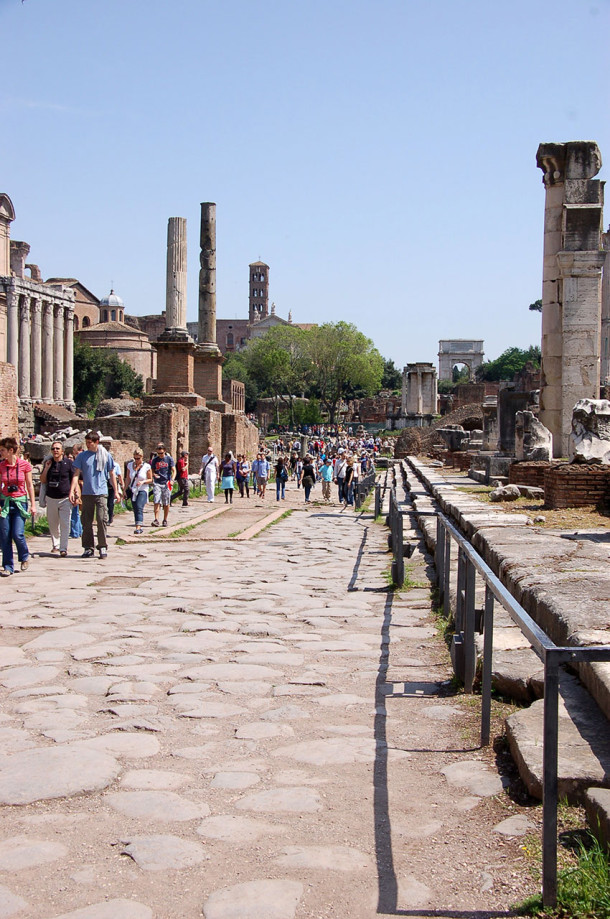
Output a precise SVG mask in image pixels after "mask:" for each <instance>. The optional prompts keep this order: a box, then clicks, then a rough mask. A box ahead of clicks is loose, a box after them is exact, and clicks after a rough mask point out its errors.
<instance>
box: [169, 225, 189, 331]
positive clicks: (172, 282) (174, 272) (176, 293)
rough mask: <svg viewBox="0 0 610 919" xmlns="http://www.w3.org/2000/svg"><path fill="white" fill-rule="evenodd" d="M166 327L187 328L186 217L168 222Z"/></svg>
mask: <svg viewBox="0 0 610 919" xmlns="http://www.w3.org/2000/svg"><path fill="white" fill-rule="evenodd" d="M165 327H166V329H168V330H171V329H186V218H185V217H170V218H169V220H168V222H167V281H166V292H165Z"/></svg>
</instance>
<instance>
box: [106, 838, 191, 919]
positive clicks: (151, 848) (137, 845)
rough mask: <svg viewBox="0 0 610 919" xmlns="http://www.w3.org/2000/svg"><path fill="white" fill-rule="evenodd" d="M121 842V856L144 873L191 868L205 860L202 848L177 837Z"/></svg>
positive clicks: (129, 839) (124, 840)
mask: <svg viewBox="0 0 610 919" xmlns="http://www.w3.org/2000/svg"><path fill="white" fill-rule="evenodd" d="M121 842H122V843H123V845H124V848H123V849H121V854H122V855H129V857H130V858H132V859H133V860H134V862H135V863H136V864H137V865H138V867H139V868H142V869H143V870H144V871H167V870H168V869H174V870H179V869H181V868H192V867H193V866H194V865H200V864H201V862H203V861H205V860H206V858H207V855H206V852H205V849H204V847H203V846H202V845H201V844H200V843H198V842H190V841H189V840H188V839H181V838H180V837H179V836H170V835H169V834H168V835H164V834H159V835H153V836H131V837H129V838H128V839H123V840H121ZM126 919H131V917H126Z"/></svg>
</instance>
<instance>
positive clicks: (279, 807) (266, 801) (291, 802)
mask: <svg viewBox="0 0 610 919" xmlns="http://www.w3.org/2000/svg"><path fill="white" fill-rule="evenodd" d="M235 806H236V807H237V808H239V810H250V811H256V812H258V813H269V814H281V813H307V814H313V813H315V812H316V811H319V810H322V802H321V801H320V796H319V794H318V793H317V792H316V791H312V789H311V788H305V787H303V788H302V787H300V786H298V785H294V786H292V787H290V788H271V789H269V790H267V791H259V792H254V793H253V794H250V795H246V797H245V798H241V800H240V801H238V802H237V804H236V805H235Z"/></svg>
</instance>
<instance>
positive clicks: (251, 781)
mask: <svg viewBox="0 0 610 919" xmlns="http://www.w3.org/2000/svg"><path fill="white" fill-rule="evenodd" d="M260 780H261V778H260V775H258V774H257V773H256V772H217V773H216V775H215V776H214V778H213V779H212V781H211V782H210V787H211V788H225V789H231V790H235V791H241V790H243V789H244V788H251V787H252V785H257V784H258V783H259V782H260Z"/></svg>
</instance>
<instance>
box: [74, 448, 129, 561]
mask: <svg viewBox="0 0 610 919" xmlns="http://www.w3.org/2000/svg"><path fill="white" fill-rule="evenodd" d="M79 476H82V480H83V483H82V494H81V501H82V521H83V536H82V544H83V550H84V551H83V554H82V558H93V556H94V555H95V539H94V536H93V517H94V515H95V521H96V524H97V547H98V550H99V553H100V558H102V559H103V558H106V557H107V555H108V542H107V540H106V527H107V519H108V518H107V513H108V484H110V485H111V487H112V488H114V490H115V491H118V483H117V480H116V476H115V474H114V460H113V459H112V457H111V456H110V454H109V453H108V451H107V450H106V449H105V448H104V447H102V445H101V444H100V435H99V434H98V433H97V432H96V431H90V432H89V433H88V434H87V435H86V436H85V449H84V450H83V451H82V453H79V454H78V456H77V457H76V459H75V460H74V461H73V463H72V485H71V486H70V501H71V503H72V504H76V502H77V501H78V480H79Z"/></svg>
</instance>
